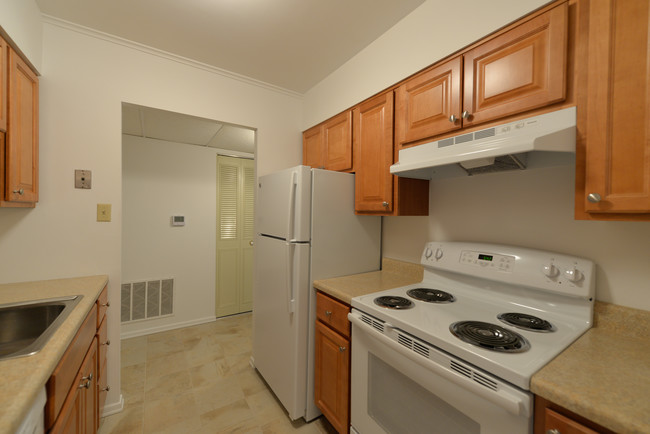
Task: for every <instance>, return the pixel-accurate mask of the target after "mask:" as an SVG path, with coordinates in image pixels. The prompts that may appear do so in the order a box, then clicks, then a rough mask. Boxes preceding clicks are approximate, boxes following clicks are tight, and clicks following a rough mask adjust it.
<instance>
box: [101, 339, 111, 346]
mask: <svg viewBox="0 0 650 434" xmlns="http://www.w3.org/2000/svg"><path fill="white" fill-rule="evenodd" d="M110 344H111V340H110V339H107V340H106V342H104V343H102V345H110Z"/></svg>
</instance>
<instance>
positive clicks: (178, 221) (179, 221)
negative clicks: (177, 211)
mask: <svg viewBox="0 0 650 434" xmlns="http://www.w3.org/2000/svg"><path fill="white" fill-rule="evenodd" d="M172 226H185V216H184V215H173V216H172Z"/></svg>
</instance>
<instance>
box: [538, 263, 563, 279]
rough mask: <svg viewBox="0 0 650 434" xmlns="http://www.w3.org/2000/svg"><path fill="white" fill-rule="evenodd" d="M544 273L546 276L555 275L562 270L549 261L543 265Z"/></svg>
mask: <svg viewBox="0 0 650 434" xmlns="http://www.w3.org/2000/svg"><path fill="white" fill-rule="evenodd" d="M542 273H544V275H545V276H546V277H555V276H557V275H558V274H560V270H558V268H557V267H556V266H555V265H553V263H548V264H545V265H544V266H543V267H542Z"/></svg>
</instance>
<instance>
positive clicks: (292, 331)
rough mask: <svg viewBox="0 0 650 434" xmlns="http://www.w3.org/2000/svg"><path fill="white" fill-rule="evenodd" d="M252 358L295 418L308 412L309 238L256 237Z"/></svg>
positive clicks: (291, 416)
mask: <svg viewBox="0 0 650 434" xmlns="http://www.w3.org/2000/svg"><path fill="white" fill-rule="evenodd" d="M255 247H256V248H257V258H258V259H257V261H258V263H257V267H256V272H257V275H256V285H255V287H254V288H255V289H254V294H253V312H254V315H253V363H254V365H255V368H257V370H258V371H259V372H260V374H262V376H263V377H264V379H265V380H266V382H267V383H268V384H269V386H270V387H271V389H272V390H273V392H274V393H275V395H276V396H277V397H278V399H279V400H280V402H282V405H284V407H285V408H286V409H287V411H288V413H289V417H290V418H291V419H292V420H295V419H298V418H300V417H304V415H305V397H306V395H307V391H306V389H307V384H306V383H307V363H306V360H307V348H308V343H307V333H308V330H309V325H308V319H309V291H308V289H309V288H310V281H309V253H310V246H309V244H299V243H287V242H285V241H283V240H279V239H276V238H271V237H266V236H263V235H260V236H258V237H257V242H256V246H255Z"/></svg>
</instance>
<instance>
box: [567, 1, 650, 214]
mask: <svg viewBox="0 0 650 434" xmlns="http://www.w3.org/2000/svg"><path fill="white" fill-rule="evenodd" d="M588 23H589V24H588V29H589V30H588V38H587V39H588V41H587V44H588V45H587V50H586V52H587V53H588V60H587V62H586V83H587V84H586V89H587V91H586V93H585V95H586V97H585V98H583V99H582V100H580V101H579V104H580V106H581V107H582V110H583V111H582V112H579V117H578V130H579V131H583V132H584V137H583V139H584V141H583V142H581V141H580V140H579V142H578V149H577V165H576V204H575V205H576V217H577V218H587V219H589V218H595V219H610V218H611V219H617V220H629V219H637V220H639V219H641V220H650V53H649V45H648V38H649V37H650V29H649V23H650V3H649V2H648V1H647V0H599V1H597V2H590V3H589V8H588ZM581 114H582V115H581ZM579 139H580V137H579ZM632 214H636V216H635V215H632Z"/></svg>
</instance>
